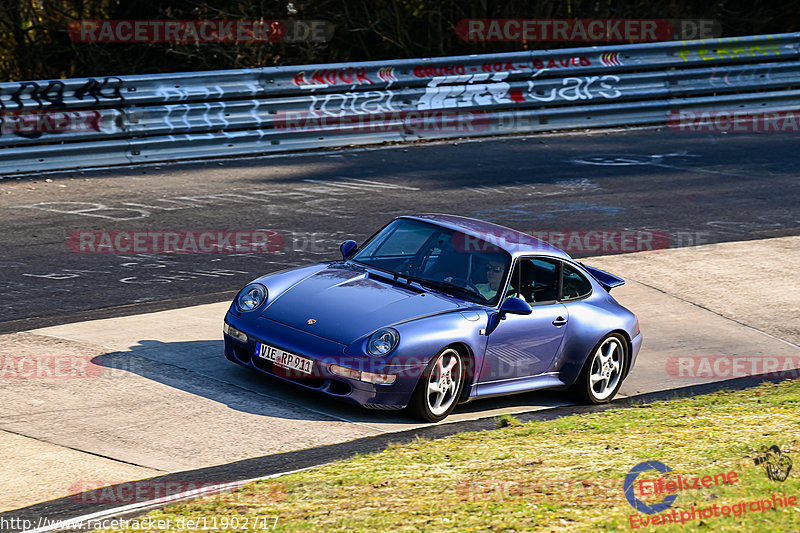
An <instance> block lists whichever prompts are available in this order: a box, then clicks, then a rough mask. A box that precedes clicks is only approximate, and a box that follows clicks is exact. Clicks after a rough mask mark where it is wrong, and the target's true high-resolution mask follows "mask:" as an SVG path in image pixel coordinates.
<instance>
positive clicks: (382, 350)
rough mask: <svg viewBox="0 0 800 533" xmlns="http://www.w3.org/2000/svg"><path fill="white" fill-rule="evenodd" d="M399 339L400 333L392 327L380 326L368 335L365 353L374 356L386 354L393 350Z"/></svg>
mask: <svg viewBox="0 0 800 533" xmlns="http://www.w3.org/2000/svg"><path fill="white" fill-rule="evenodd" d="M399 341H400V334H399V333H397V331H395V330H393V329H392V328H381V329H379V330H378V331H376V332H375V333H373V334H372V335H370V336H369V340H368V341H367V353H369V354H370V355H373V356H375V357H380V356H381V355H386V354H387V353H389V352H391V351H392V350H394V348H395V346H397V343H398V342H399Z"/></svg>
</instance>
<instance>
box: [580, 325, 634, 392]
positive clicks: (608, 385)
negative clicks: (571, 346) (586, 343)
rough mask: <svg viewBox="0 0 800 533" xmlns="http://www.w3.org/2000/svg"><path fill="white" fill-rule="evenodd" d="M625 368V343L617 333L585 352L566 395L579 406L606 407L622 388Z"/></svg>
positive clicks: (626, 349) (626, 345)
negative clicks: (572, 397) (581, 366)
mask: <svg viewBox="0 0 800 533" xmlns="http://www.w3.org/2000/svg"><path fill="white" fill-rule="evenodd" d="M612 347H613V349H611V348H612ZM627 364H628V341H627V340H626V339H625V337H623V336H622V335H620V334H619V333H609V334H608V335H606V336H605V337H603V338H602V339H601V340H600V342H598V343H597V345H595V347H594V348H592V351H591V352H589V355H588V357H587V358H586V362H585V363H584V365H583V368H582V369H581V374H580V376H578V379H577V380H576V381H575V383H574V384H573V385H572V387H571V389H570V392H571V393H572V394H573V396H575V398H576V399H577V400H579V401H581V402H582V403H589V404H601V403H608V402H610V401H611V400H612V399H613V398H614V396H616V394H617V392H618V391H619V388H620V387H621V386H622V380H623V375H624V372H625V366H626V365H627Z"/></svg>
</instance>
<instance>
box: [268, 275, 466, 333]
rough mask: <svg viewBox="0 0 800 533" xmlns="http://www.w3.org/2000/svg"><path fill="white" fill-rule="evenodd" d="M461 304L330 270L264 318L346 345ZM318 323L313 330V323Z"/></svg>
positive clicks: (294, 290) (284, 297)
mask: <svg viewBox="0 0 800 533" xmlns="http://www.w3.org/2000/svg"><path fill="white" fill-rule="evenodd" d="M459 307H460V306H459V305H458V303H456V302H455V301H453V300H451V299H449V298H446V297H443V296H440V295H438V294H436V293H431V292H424V293H423V292H420V290H418V289H417V288H416V287H413V288H408V287H405V286H404V284H403V283H402V282H397V283H396V282H392V281H390V279H386V278H384V277H382V276H376V275H374V274H370V273H369V272H367V271H365V270H363V269H357V268H351V267H348V266H347V265H336V266H331V267H328V268H326V269H324V270H321V271H320V272H317V273H316V274H313V275H312V276H309V277H308V278H305V279H304V280H302V281H300V282H299V283H297V284H295V285H294V286H292V287H290V288H289V289H287V290H286V291H284V292H283V294H281V295H279V296H278V297H277V298H276V299H275V300H274V301H272V302H271V303H269V305H267V307H266V308H265V309H264V311H263V312H262V313H261V316H263V317H264V318H268V319H270V320H273V321H275V322H280V323H281V324H286V325H287V326H291V327H294V328H297V329H300V330H303V331H306V332H308V333H312V334H314V335H319V336H320V337H324V338H326V339H330V340H332V341H335V342H339V343H341V344H351V343H352V342H354V341H355V340H357V339H358V338H359V337H362V336H364V335H368V334H370V333H372V332H373V331H375V330H376V329H378V328H380V327H383V326H389V325H392V324H396V323H398V322H403V321H406V320H410V319H414V318H420V317H423V316H428V315H434V314H439V313H442V312H446V311H451V310H453V309H458V308H459ZM312 320H313V321H314V322H312V323H311V324H309V322H310V321H312Z"/></svg>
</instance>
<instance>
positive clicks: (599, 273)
mask: <svg viewBox="0 0 800 533" xmlns="http://www.w3.org/2000/svg"><path fill="white" fill-rule="evenodd" d="M580 265H581V266H582V267H583V268H585V269H586V270H588V271H589V274H591V275H592V276H593V277H594V279H596V280H597V282H598V283H600V285H602V286H603V288H604V289H605V290H607V291H610V290H611V289H613V288H614V287H619V286H620V285H625V280H624V279H622V278H620V277H617V276H615V275H614V274H609V273H608V272H606V271H605V270H600V269H599V268H594V267H590V266H588V265H584V264H583V263H581V264H580Z"/></svg>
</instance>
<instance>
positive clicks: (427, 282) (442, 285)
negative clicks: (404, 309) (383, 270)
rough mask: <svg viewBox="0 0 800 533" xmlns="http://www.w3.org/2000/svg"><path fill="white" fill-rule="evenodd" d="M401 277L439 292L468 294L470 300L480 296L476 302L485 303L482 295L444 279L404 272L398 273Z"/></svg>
mask: <svg viewBox="0 0 800 533" xmlns="http://www.w3.org/2000/svg"><path fill="white" fill-rule="evenodd" d="M400 277H401V278H405V279H407V280H408V281H415V282H417V283H419V284H420V285H423V286H428V287H433V288H434V289H438V290H440V291H441V292H444V293H448V294H452V293H454V292H455V293H458V294H461V295H466V296H469V297H470V298H468V299H469V300H471V301H475V300H474V298H475V297H478V298H480V302H478V303H485V302H486V301H487V300H486V298H484V297H483V296H482V295H480V294H478V293H477V292H475V291H473V290H470V289H467V288H466V287H459V286H458V285H453V284H452V283H447V282H445V281H435V280H432V279H425V278H417V277H414V276H407V275H405V274H400Z"/></svg>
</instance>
